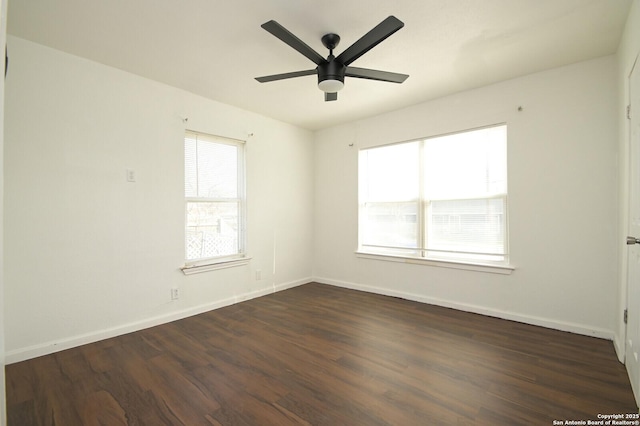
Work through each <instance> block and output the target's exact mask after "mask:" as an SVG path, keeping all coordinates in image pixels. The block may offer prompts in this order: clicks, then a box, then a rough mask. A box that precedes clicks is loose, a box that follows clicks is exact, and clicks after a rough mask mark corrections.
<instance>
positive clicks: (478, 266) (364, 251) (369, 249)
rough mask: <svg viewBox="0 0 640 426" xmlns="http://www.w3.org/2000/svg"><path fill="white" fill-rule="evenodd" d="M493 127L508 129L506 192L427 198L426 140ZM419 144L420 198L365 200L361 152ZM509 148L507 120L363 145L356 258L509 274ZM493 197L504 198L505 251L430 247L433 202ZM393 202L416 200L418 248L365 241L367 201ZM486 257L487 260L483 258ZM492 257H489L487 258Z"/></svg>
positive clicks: (359, 153) (512, 268)
mask: <svg viewBox="0 0 640 426" xmlns="http://www.w3.org/2000/svg"><path fill="white" fill-rule="evenodd" d="M494 127H504V128H505V135H506V140H505V152H504V156H505V170H504V173H505V179H507V182H506V184H505V190H504V192H499V193H498V192H496V193H493V194H490V195H487V196H471V197H462V198H460V197H445V198H433V199H431V198H428V197H427V194H425V188H424V185H425V184H424V174H425V167H426V164H425V162H424V146H425V142H426V141H428V140H430V139H434V138H441V137H446V136H453V135H458V134H463V133H467V132H473V131H478V130H483V129H490V128H494ZM416 142H417V143H418V152H419V161H418V162H419V165H418V168H419V170H418V181H419V182H418V185H419V189H418V198H417V199H412V200H405V201H393V200H391V201H378V200H376V201H370V200H364V199H363V195H364V189H363V188H364V183H365V182H363V180H364V177H363V173H364V171H363V169H362V167H363V164H362V162H361V158H362V153H363V152H365V151H368V150H372V149H376V148H384V147H391V146H396V145H401V144H410V143H416ZM507 151H508V127H507V123H497V124H492V125H487V126H482V127H476V128H471V129H466V130H461V131H456V132H450V133H445V134H440V135H433V136H429V137H424V138H419V139H413V140H407V141H403V142H395V143H389V144H382V145H375V146H370V147H366V148H361V149H360V150H359V152H358V166H359V172H358V180H359V181H358V248H357V250H356V255H357V257H360V258H365V259H376V260H387V261H393V262H403V263H411V264H423V265H431V266H443V267H450V268H456V269H465V270H474V271H482V272H492V273H499V274H510V273H511V272H512V271H513V270H514V269H515V268H514V267H513V266H512V265H510V258H509V212H508V210H509V202H508V194H509V191H508V164H507ZM473 199H477V200H490V199H501V200H503V201H502V203H503V209H504V210H503V218H504V219H503V221H504V225H503V226H504V228H503V233H504V236H503V244H504V250H503V251H504V253H495V254H488V255H486V256H485V255H483V254H479V253H465V252H464V251H460V250H458V251H456V250H452V251H446V250H441V249H440V250H438V249H434V248H429V244H428V240H429V236H428V235H429V222H430V220H431V219H430V213H429V209H431V206H432V204H433V203H434V202H438V201H464V200H473ZM385 203H386V204H391V203H398V204H400V203H406V204H411V203H414V204H415V205H416V211H417V213H416V214H417V216H416V222H417V223H416V233H417V237H416V240H417V244H416V245H417V247H415V248H413V247H406V248H401V247H385V246H381V245H379V246H376V245H374V244H364V241H363V240H364V238H365V237H366V236H365V235H364V227H365V226H366V225H365V223H366V220H364V218H363V215H364V214H366V211H367V209H366V205H367V204H385ZM434 253H444V255H434ZM446 253H452V254H453V255H451V256H450V255H447V254H446ZM455 253H459V254H463V256H455ZM464 254H468V255H470V256H468V257H465V256H464ZM491 255H496V256H502V259H493V260H492V259H490V258H489V257H490V256H491ZM483 256H484V257H485V258H484V259H483V258H482V257H483ZM488 258H489V259H488Z"/></svg>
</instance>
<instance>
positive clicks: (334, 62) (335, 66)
mask: <svg viewBox="0 0 640 426" xmlns="http://www.w3.org/2000/svg"><path fill="white" fill-rule="evenodd" d="M403 26H404V24H403V23H402V21H400V20H399V19H398V18H396V17H395V16H389V17H388V18H387V19H385V20H384V21H382V22H381V23H380V24H378V25H377V26H375V27H374V28H373V29H372V30H371V31H369V32H368V33H367V34H365V35H364V36H362V37H361V38H360V39H359V40H358V41H356V42H355V43H353V44H352V45H351V46H349V47H348V48H347V49H346V50H345V51H344V52H342V53H341V54H340V55H338V56H337V57H335V56H334V55H333V49H334V48H335V47H336V46H337V45H338V43H340V36H339V35H337V34H333V33H329V34H325V35H324V36H322V44H323V45H324V47H326V48H327V49H329V56H328V57H327V59H325V58H324V57H322V56H321V55H320V54H319V53H318V52H316V51H315V50H313V49H312V48H311V47H309V46H308V45H307V44H306V43H304V42H303V41H302V40H300V39H299V38H298V37H296V36H295V35H293V34H292V33H291V32H289V30H287V29H286V28H284V27H283V26H282V25H280V24H278V23H277V22H276V21H269V22H265V23H264V24H262V28H264V29H265V30H267V31H268V32H270V33H271V34H272V35H274V36H275V37H277V38H279V39H280V40H282V41H283V42H285V43H286V44H288V45H289V46H290V47H292V48H293V49H295V50H297V51H298V52H300V53H301V54H303V55H304V56H306V57H307V58H308V59H310V60H311V61H312V62H314V63H315V64H316V65H317V67H316V68H315V69H311V70H304V71H294V72H289V73H284V74H274V75H268V76H264V77H256V80H258V81H259V82H260V83H267V82H270V81H277V80H284V79H288V78H295V77H303V76H306V75H313V74H316V75H317V76H318V88H319V89H320V90H322V91H323V92H325V97H324V100H325V101H335V100H337V99H338V92H339V91H340V90H342V88H343V87H344V78H345V76H346V77H355V78H363V79H368V80H377V81H386V82H390V83H402V82H404V81H405V80H406V79H407V77H409V76H408V75H406V74H398V73H392V72H388V71H378V70H372V69H367V68H356V67H351V66H350V64H351V63H352V62H353V61H355V60H356V59H358V58H359V57H360V56H362V55H364V54H365V53H367V52H368V51H369V50H371V49H372V48H374V47H375V46H376V45H378V44H379V43H380V42H382V41H383V40H385V39H386V38H387V37H389V36H390V35H391V34H393V33H395V32H396V31H398V30H399V29H400V28H402V27H403Z"/></svg>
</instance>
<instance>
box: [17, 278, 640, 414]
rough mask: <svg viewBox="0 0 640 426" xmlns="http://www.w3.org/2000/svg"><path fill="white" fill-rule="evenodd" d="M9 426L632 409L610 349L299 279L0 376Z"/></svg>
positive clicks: (581, 338) (541, 330) (599, 342)
mask: <svg viewBox="0 0 640 426" xmlns="http://www.w3.org/2000/svg"><path fill="white" fill-rule="evenodd" d="M6 383H7V384H6V386H7V411H8V423H9V425H10V426H28V425H57V426H74V425H189V426H191V425H332V426H333V425H438V424H442V425H467V424H468V425H483V424H487V425H518V424H522V425H551V424H553V420H561V421H563V423H564V420H588V419H591V420H596V419H597V416H598V414H622V413H636V414H637V413H638V408H637V407H636V405H635V402H634V399H633V395H632V391H631V387H630V384H629V380H628V378H627V375H626V372H625V369H624V366H623V365H622V364H620V363H619V362H618V361H617V359H616V356H615V353H614V349H613V344H612V343H611V342H610V341H605V340H600V339H595V338H590V337H585V336H579V335H574V334H570V333H563V332H559V331H554V330H548V329H544V328H540V327H534V326H530V325H524V324H520V323H516V322H510V321H505V320H500V319H496V318H489V317H484V316H481V315H475V314H470V313H464V312H459V311H455V310H451V309H446V308H441V307H436V306H430V305H425V304H420V303H416V302H410V301H406V300H402V299H396V298H391V297H385V296H379V295H374V294H368V293H362V292H357V291H352V290H346V289H340V288H335V287H331V286H326V285H321V284H314V283H312V284H307V285H304V286H300V287H296V288H293V289H290V290H287V291H283V292H279V293H276V294H272V295H269V296H265V297H261V298H258V299H253V300H250V301H247V302H243V303H240V304H237V305H234V306H230V307H226V308H222V309H219V310H216V311H212V312H208V313H205V314H202V315H198V316H195V317H191V318H187V319H184V320H181V321H176V322H173V323H170V324H166V325H162V326H158V327H154V328H150V329H147V330H143V331H140V332H136V333H132V334H128V335H124V336H120V337H116V338H112V339H108V340H104V341H101V342H98V343H94V344H90V345H86V346H82V347H78V348H75V349H70V350H66V351H62V352H58V353H55V354H52V355H48V356H43V357H40V358H36V359H32V360H28V361H24V362H20V363H16V364H11V365H8V366H6Z"/></svg>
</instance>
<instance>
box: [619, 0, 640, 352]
mask: <svg viewBox="0 0 640 426" xmlns="http://www.w3.org/2000/svg"><path fill="white" fill-rule="evenodd" d="M639 53H640V0H635V1H634V2H633V4H632V6H631V10H630V11H629V16H628V18H627V24H626V26H625V30H624V33H623V35H622V39H621V41H620V45H619V47H618V55H617V57H618V97H619V102H618V104H619V110H618V123H619V134H618V136H619V142H618V143H619V162H618V163H619V168H618V172H619V173H618V175H619V178H618V181H619V200H620V214H619V221H620V226H619V232H618V238H619V241H624V239H625V237H626V236H627V230H628V217H629V202H628V201H629V200H628V193H629V120H627V118H626V111H625V109H626V106H627V105H629V74H631V69H632V68H633V64H634V62H635V60H636V57H637V56H638V54H639ZM619 250H620V256H619V259H620V260H619V271H620V273H619V277H620V284H619V286H618V294H617V296H618V306H617V309H616V311H617V312H622V311H624V309H625V308H626V306H627V253H628V249H627V247H626V245H624V244H620V245H619ZM625 330H626V328H625V324H624V322H623V320H622V317H621V316H619V317H618V319H617V324H616V327H615V332H616V338H615V340H614V341H615V342H616V351H617V352H618V357H619V358H620V360H622V359H623V357H624V340H625Z"/></svg>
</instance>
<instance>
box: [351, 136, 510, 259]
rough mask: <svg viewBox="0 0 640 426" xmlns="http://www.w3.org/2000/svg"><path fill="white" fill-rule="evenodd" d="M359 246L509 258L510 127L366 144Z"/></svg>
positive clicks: (406, 253) (398, 252)
mask: <svg viewBox="0 0 640 426" xmlns="http://www.w3.org/2000/svg"><path fill="white" fill-rule="evenodd" d="M359 162H360V168H359V186H360V188H359V205H360V207H359V214H360V218H359V239H360V241H359V252H363V253H371V254H382V255H391V256H393V255H395V256H401V257H411V258H421V259H434V260H450V261H462V262H468V263H489V264H491V263H497V264H504V263H506V262H507V260H508V239H507V127H506V125H498V126H492V127H487V128H482V129H477V130H471V131H466V132H461V133H456V134H450V135H445V136H439V137H433V138H428V139H423V140H417V141H411V142H405V143H399V144H394V145H386V146H382V147H376V148H369V149H363V150H361V151H360V157H359Z"/></svg>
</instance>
